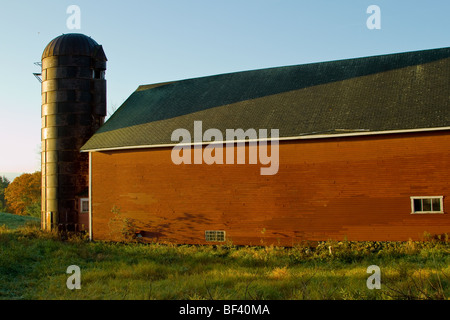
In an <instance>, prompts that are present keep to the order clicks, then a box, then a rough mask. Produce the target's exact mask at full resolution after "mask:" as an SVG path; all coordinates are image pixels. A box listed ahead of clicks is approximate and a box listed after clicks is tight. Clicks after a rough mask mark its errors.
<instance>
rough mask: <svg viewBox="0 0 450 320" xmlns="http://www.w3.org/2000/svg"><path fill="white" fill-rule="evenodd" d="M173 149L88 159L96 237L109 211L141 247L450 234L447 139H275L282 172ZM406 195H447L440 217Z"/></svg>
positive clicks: (439, 135)
mask: <svg viewBox="0 0 450 320" xmlns="http://www.w3.org/2000/svg"><path fill="white" fill-rule="evenodd" d="M171 151H172V149H171V148H164V149H162V148H160V149H145V150H132V151H114V152H94V153H93V157H92V159H93V167H92V168H93V175H92V190H93V199H92V203H93V206H92V207H93V237H94V239H111V236H112V235H111V232H110V231H111V229H110V228H109V227H110V226H111V224H110V223H109V222H110V221H111V220H110V219H111V217H112V213H111V209H112V207H113V206H116V207H117V208H118V209H119V210H120V213H121V215H122V216H124V217H127V218H130V219H133V220H132V221H133V222H134V223H135V224H136V225H137V226H138V228H139V230H140V231H142V235H143V236H144V238H143V239H145V240H146V241H159V242H165V241H170V242H176V243H200V244H201V243H205V241H204V237H205V236H204V231H205V230H225V231H226V234H227V240H229V241H232V243H234V244H237V245H239V244H251V245H260V244H271V243H273V244H277V245H278V244H279V245H293V244H295V243H297V242H299V241H301V240H329V239H336V240H344V239H348V240H408V239H413V240H416V239H417V240H418V239H422V238H423V235H424V232H428V233H430V234H442V233H450V215H449V211H448V210H450V200H449V199H450V177H449V168H450V160H449V159H450V134H449V133H448V132H435V133H430V132H428V133H420V134H419V133H414V134H393V135H380V136H365V137H351V138H333V139H317V140H298V141H290V142H280V151H279V152H280V155H279V159H280V166H279V171H278V173H277V174H276V175H273V176H262V175H260V168H261V165H260V164H257V165H249V164H246V165H242V164H240V165H238V164H235V165H215V164H213V165H206V164H201V165H198V164H197V165H194V164H191V165H183V164H182V165H175V164H173V163H172V161H171ZM410 196H444V210H445V214H411V201H410Z"/></svg>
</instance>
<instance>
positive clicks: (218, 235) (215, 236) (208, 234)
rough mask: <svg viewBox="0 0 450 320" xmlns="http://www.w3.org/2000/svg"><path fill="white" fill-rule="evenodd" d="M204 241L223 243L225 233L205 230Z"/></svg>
mask: <svg viewBox="0 0 450 320" xmlns="http://www.w3.org/2000/svg"><path fill="white" fill-rule="evenodd" d="M205 240H206V241H216V242H224V241H225V231H220V230H206V231H205Z"/></svg>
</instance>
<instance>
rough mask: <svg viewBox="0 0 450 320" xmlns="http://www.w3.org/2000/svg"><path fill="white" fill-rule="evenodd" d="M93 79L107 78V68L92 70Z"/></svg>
mask: <svg viewBox="0 0 450 320" xmlns="http://www.w3.org/2000/svg"><path fill="white" fill-rule="evenodd" d="M92 78H93V79H105V70H99V69H94V70H92Z"/></svg>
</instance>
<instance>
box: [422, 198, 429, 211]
mask: <svg viewBox="0 0 450 320" xmlns="http://www.w3.org/2000/svg"><path fill="white" fill-rule="evenodd" d="M422 202H423V211H431V199H423V200H422Z"/></svg>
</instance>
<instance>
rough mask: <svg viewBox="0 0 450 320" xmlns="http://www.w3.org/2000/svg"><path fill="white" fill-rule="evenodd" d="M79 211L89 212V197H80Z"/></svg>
mask: <svg viewBox="0 0 450 320" xmlns="http://www.w3.org/2000/svg"><path fill="white" fill-rule="evenodd" d="M80 212H81V213H86V212H89V199H88V198H83V199H80Z"/></svg>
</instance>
